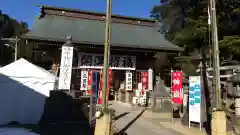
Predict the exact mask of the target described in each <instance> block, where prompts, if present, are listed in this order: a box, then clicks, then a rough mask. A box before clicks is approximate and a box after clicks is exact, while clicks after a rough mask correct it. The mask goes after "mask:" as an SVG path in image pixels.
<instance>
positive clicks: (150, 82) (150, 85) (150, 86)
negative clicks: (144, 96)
mask: <svg viewBox="0 0 240 135" xmlns="http://www.w3.org/2000/svg"><path fill="white" fill-rule="evenodd" d="M148 90H153V70H152V69H148Z"/></svg>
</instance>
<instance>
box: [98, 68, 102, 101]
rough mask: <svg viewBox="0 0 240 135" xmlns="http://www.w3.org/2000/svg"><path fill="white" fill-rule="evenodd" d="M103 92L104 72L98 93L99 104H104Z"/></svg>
mask: <svg viewBox="0 0 240 135" xmlns="http://www.w3.org/2000/svg"><path fill="white" fill-rule="evenodd" d="M102 91H103V72H102V71H101V72H100V80H99V91H98V102H97V103H98V104H102Z"/></svg>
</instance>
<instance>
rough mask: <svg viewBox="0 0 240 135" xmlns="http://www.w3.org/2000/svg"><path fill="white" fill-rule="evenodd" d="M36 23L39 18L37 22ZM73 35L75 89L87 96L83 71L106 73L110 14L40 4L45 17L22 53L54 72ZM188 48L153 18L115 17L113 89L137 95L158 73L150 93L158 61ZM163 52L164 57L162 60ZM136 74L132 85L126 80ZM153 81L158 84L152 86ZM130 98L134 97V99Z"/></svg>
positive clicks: (26, 37)
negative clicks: (168, 36) (149, 74)
mask: <svg viewBox="0 0 240 135" xmlns="http://www.w3.org/2000/svg"><path fill="white" fill-rule="evenodd" d="M33 19H34V18H33ZM67 36H71V37H72V44H73V45H74V56H73V71H72V79H71V90H72V91H73V93H75V96H77V95H82V93H83V92H84V91H86V88H83V87H82V85H84V83H86V82H83V81H82V80H83V79H81V76H82V74H83V73H82V72H83V71H86V70H88V69H93V70H101V69H102V67H103V53H104V39H105V13H98V12H92V11H84V10H78V9H69V8H59V7H50V6H40V13H39V14H38V16H37V17H36V18H35V21H34V23H33V26H32V28H31V30H30V32H28V33H27V34H25V35H23V36H22V39H24V41H25V44H24V45H23V46H22V45H21V47H20V48H21V50H19V55H21V54H24V56H25V58H26V59H28V60H29V61H31V62H32V63H34V64H36V65H39V66H41V67H44V68H46V69H49V68H50V67H51V64H52V60H53V59H54V60H55V62H56V63H57V64H60V61H61V47H62V45H63V44H64V43H65V42H66V41H67V38H66V37H67ZM182 50H183V49H182V48H180V47H178V46H176V45H174V44H172V43H170V42H169V41H167V40H166V39H164V37H163V36H162V35H161V33H160V32H159V28H158V26H157V24H156V21H154V20H151V19H147V18H138V17H127V16H121V15H112V19H111V47H110V68H111V69H112V82H111V88H112V89H114V90H115V91H116V90H120V89H121V90H122V91H124V92H126V93H132V92H134V90H136V89H140V88H139V87H142V86H140V85H139V84H142V83H143V82H142V80H143V79H142V77H143V76H142V75H143V72H148V71H149V69H151V70H152V71H153V77H152V80H148V83H147V84H146V86H144V87H145V89H148V88H149V89H150V88H152V87H153V86H149V85H154V82H153V81H154V79H155V76H156V72H157V68H161V67H157V66H156V60H157V59H158V61H159V59H160V61H161V62H160V63H163V64H160V66H161V65H164V63H166V62H167V61H168V57H169V54H178V53H179V52H181V51H182ZM156 54H158V56H159V57H158V58H156V57H155V56H156ZM128 73H130V74H131V76H132V77H131V78H130V80H131V81H130V83H129V82H126V81H127V80H128V79H127V80H126V78H127V74H128ZM150 81H152V83H149V82H150ZM129 100H130V99H129Z"/></svg>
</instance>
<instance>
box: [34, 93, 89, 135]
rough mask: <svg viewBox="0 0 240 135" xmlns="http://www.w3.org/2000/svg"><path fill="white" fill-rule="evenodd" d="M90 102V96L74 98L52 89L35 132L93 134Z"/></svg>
mask: <svg viewBox="0 0 240 135" xmlns="http://www.w3.org/2000/svg"><path fill="white" fill-rule="evenodd" d="M88 104H89V98H83V99H73V98H72V97H71V96H69V95H67V94H66V93H64V92H62V91H52V92H51V94H50V97H49V98H47V99H46V104H45V106H44V113H43V115H42V118H41V121H40V122H39V128H38V131H35V132H38V133H39V134H41V135H92V134H93V129H92V128H91V127H90V126H89V120H88V112H89V109H88V107H87V105H88Z"/></svg>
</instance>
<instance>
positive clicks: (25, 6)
mask: <svg viewBox="0 0 240 135" xmlns="http://www.w3.org/2000/svg"><path fill="white" fill-rule="evenodd" d="M159 3H160V0H112V13H113V14H120V15H125V16H135V17H149V12H150V11H151V8H152V7H153V6H154V5H157V4H159ZM39 4H41V5H48V6H59V7H68V8H76V9H83V10H91V11H97V12H105V10H106V0H2V1H1V4H0V9H1V10H2V12H3V13H5V14H8V15H10V16H11V17H13V18H15V19H17V20H19V21H21V20H22V21H26V22H27V23H28V25H29V26H30V28H31V25H32V23H33V21H34V17H35V16H36V15H38V13H39V8H38V7H36V6H35V5H39Z"/></svg>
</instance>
